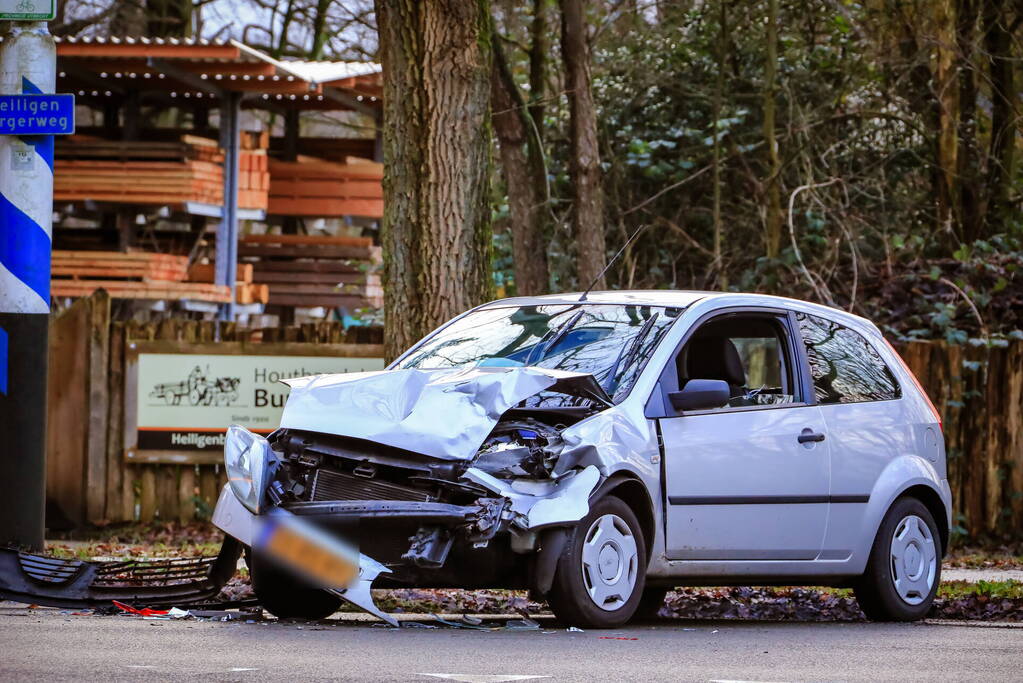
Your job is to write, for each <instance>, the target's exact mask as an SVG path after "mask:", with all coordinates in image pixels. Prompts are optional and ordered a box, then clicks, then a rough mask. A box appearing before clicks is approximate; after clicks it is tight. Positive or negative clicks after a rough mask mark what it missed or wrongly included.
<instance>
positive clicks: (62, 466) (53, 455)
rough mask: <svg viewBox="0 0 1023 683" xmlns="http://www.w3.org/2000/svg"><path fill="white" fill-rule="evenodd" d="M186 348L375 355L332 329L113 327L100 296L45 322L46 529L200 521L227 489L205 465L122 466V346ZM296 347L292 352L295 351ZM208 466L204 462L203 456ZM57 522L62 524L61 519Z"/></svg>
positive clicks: (361, 335)
mask: <svg viewBox="0 0 1023 683" xmlns="http://www.w3.org/2000/svg"><path fill="white" fill-rule="evenodd" d="M154 340H169V341H176V342H182V343H185V344H189V343H194V344H204V343H207V344H208V343H211V342H242V343H244V344H246V345H251V347H252V350H251V353H254V354H258V353H259V346H260V345H261V344H263V343H275V344H280V343H282V342H292V343H296V344H301V343H315V344H317V345H318V347H319V348H318V349H317V351H318V353H321V354H322V353H323V352H325V351H330V350H334V351H336V353H337V355H338V356H342V355H359V356H369V357H382V356H383V346H382V345H381V343H380V342H381V341H382V337H381V332H380V330H379V329H374V328H351V329H349V330H348V331H347V332H346V331H345V330H344V329H343V328H342V326H341V325H340V323H314V324H306V325H300V326H292V327H283V328H265V329H257V330H252V329H247V328H241V327H238V326H236V325H235V324H233V323H223V322H215V321H196V320H182V319H164V320H160V321H157V322H135V321H128V322H118V321H112V320H111V316H110V298H109V297H108V296H107V295H106V293H105V292H103V291H99V292H97V293H96V294H94V295H93V296H91V297H88V298H82V299H79V300H78V301H76V302H75V303H74V304H73V305H72V306H71V307H70V308H68V309H66V310H64V311H62V312H60V313H59V314H56V315H55V316H54V317H53V319H52V320H51V323H50V349H49V375H48V385H49V395H48V403H49V405H48V417H47V420H48V422H47V461H46V497H47V502H48V506H47V507H48V512H47V525H48V526H49V527H50V528H59V527H61V526H81V525H83V524H93V525H104V524H111V523H118V522H127V521H132V520H139V521H144V522H149V521H152V520H154V519H159V520H178V521H181V522H190V521H192V520H194V519H197V518H205V517H208V516H209V513H210V512H211V511H212V507H213V505H214V504H215V503H216V497H217V494H218V493H219V491H220V489H221V487H222V486H223V484H224V483H225V482H226V477H225V474H224V472H223V467H222V466H220V465H209V464H198V463H196V464H180V465H179V464H135V463H130V462H127V461H126V459H125V447H124V389H125V383H124V379H125V349H126V347H127V345H128V344H130V343H131V342H133V341H135V342H137V341H154ZM297 350H298V349H296V351H297ZM207 460H208V459H207ZM62 518H63V519H62Z"/></svg>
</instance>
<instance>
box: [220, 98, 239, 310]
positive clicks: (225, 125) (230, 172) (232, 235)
mask: <svg viewBox="0 0 1023 683" xmlns="http://www.w3.org/2000/svg"><path fill="white" fill-rule="evenodd" d="M241 102H242V95H241V93H236V92H225V93H224V94H223V96H222V98H221V108H220V145H221V147H223V148H224V208H223V211H222V213H221V220H220V225H219V226H218V227H217V262H216V283H217V284H218V285H227V286H228V287H230V288H231V300H230V301H229V302H228V303H227V304H225V305H224V306H223V307H221V309H220V318H221V319H222V320H234V302H235V298H236V297H235V280H236V278H237V275H238V149H239V147H240V146H241V127H240V126H241V121H240V118H241Z"/></svg>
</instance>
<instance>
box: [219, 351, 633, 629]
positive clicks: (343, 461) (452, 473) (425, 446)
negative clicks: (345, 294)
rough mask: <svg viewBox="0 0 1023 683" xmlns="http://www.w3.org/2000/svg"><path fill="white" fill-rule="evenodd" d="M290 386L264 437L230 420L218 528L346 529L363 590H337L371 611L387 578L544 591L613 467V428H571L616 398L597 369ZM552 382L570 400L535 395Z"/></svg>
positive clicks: (324, 379)
mask: <svg viewBox="0 0 1023 683" xmlns="http://www.w3.org/2000/svg"><path fill="white" fill-rule="evenodd" d="M288 384H290V385H291V387H292V391H291V394H290V396H289V399H288V402H287V404H286V406H285V410H284V414H283V416H282V420H281V427H280V429H278V430H277V431H275V432H274V433H272V434H271V435H270V436H269V437H268V438H267V439H263V438H262V437H260V436H258V435H255V434H253V433H251V432H248V431H247V430H245V429H243V428H241V427H238V426H233V427H232V428H231V429H229V430H228V436H227V440H226V442H225V461H226V465H227V469H228V474H229V480H230V482H231V488H232V490H233V492H234V499H233V500H232V499H230V498H228V499H225V497H224V496H223V495H222V496H221V500H220V502H219V503H218V506H217V510H216V511H215V513H214V518H213V521H214V523H215V524H217V526H219V527H220V528H221V529H223V530H224V531H226V532H227V533H229V534H232V535H234V536H235V537H236V538H238V539H239V540H240V541H241V542H242V543H243V544H246V545H250V544H255V543H256V542H257V541H258V538H259V532H253V531H251V530H246V528H245V525H246V523H242V522H240V521H239V520H240V518H242V517H249V518H250V519H251V520H253V522H252V524H251V525H250V526H252V527H253V528H258V526H259V520H263V519H273V518H274V516H275V515H277V518H278V519H285V518H284V517H280V515H285V516H286V518H287V519H289V520H295V521H296V524H297V523H301V524H306V525H307V526H308V528H309V529H311V531H310V533H311V534H313V535H316V534H320V537H321V538H323V539H326V538H335V539H345V541H346V542H350V543H352V544H354V546H355V547H357V552H358V556H359V557H360V558H361V559H360V560H359V566H360V576H362V577H363V578H362V579H360V581H359V584H358V589H359V590H360V591H361V594H362V595H363V599H362V601H361V602H359V601H357V600H354V599H352V598H351V597H350V596H348V595H344V591H343V590H338V591H337V594H338V595H339V596H342V597H345V598H346V599H349V600H351V601H353V602H356V604H359V605H360V606H362V607H364V608H366V609H368V610H369V611H373V612H374V613H376V611H375V608H374V607H373V605H372V599H371V597H370V594H369V583H370V582H371V581H372V580H373V579H376V578H377V577H378V576H379V587H383V586H386V585H415V586H418V587H465V588H473V587H499V586H500V587H508V588H531V589H535V590H538V591H540V592H541V593H543V592H545V591H546V589H549V587H550V582H551V581H552V577H553V574H554V568H555V563H556V561H557V557H558V555H559V553H560V551H561V548H562V547H563V545H564V542H565V538H566V534H567V529H568V528H569V527H570V526H571V525H572V524H574V523H576V522H578V521H579V520H580V519H582V518H583V517H584V516H585V515H586V514H587V512H588V511H589V498H590V495H591V494H592V493H593V492H594V491H595V490H596V488H597V486H598V484H599V483H600V481H601V479H602V478H603V477H604V476H605V475H604V474H602V472H601V465H602V463H601V462H600V461H599V458H598V457H597V456H596V454H597V452H598V451H597V449H596V447H595V441H599V440H600V436H599V434H603V433H604V432H603V431H602V432H598V436H597V437H596V438H595V436H594V434H592V433H582V434H574V435H572V436H568V435H569V434H570V433H571V432H572V430H573V429H574V428H576V427H582V426H584V425H585V424H586V423H587V422H588V421H587V419H586V418H589V417H592V416H594V415H596V414H597V413H601V412H604V411H605V410H606V409H607V408H609V407H612V406H613V404H612V402H611V401H610V399H609V397H608V396H607V394H606V393H604V391H603V389H602V388H601V386H600V384H599V383H597V381H596V380H595V379H594V377H593V375H588V374H583V373H575V372H567V371H558V370H549V369H543V368H536V367H513V368H509V367H494V368H489V367H488V368H481V367H477V368H469V369H465V368H449V369H438V370H418V369H410V370H391V371H384V372H369V373H352V374H349V375H324V376H319V377H315V378H302V379H297V380H289V381H288ZM543 392H548V393H549V392H557V393H559V394H561V395H563V398H565V399H566V400H567V402H568V403H569V404H570V405H564V403H563V404H562V405H560V406H559V407H557V408H544V407H540V408H536V407H530V406H528V405H527V402H526V401H525V399H528V398H529V397H531V396H535V395H538V394H541V393H543ZM610 412H614V411H610ZM607 424H615V421H614V418H609V421H608V422H607ZM604 430H605V431H606V427H604ZM614 438H615V439H616V443H624V441H623V440H622V439H621V438H620V435H618V434H617V433H616V434H615V435H614ZM243 508H245V509H247V510H248V513H252V514H251V515H249V514H248V513H246V512H245V510H244V509H243ZM270 526H274V524H273V523H271V524H270ZM374 586H377V584H374Z"/></svg>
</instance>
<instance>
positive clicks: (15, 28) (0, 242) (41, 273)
mask: <svg viewBox="0 0 1023 683" xmlns="http://www.w3.org/2000/svg"><path fill="white" fill-rule="evenodd" d="M56 61H57V51H56V46H55V45H54V42H53V37H52V36H51V35H50V33H49V31H48V30H47V27H46V23H45V22H32V23H28V22H26V23H20V22H11V23H10V25H9V27H8V29H7V31H6V32H5V33H4V36H3V42H2V43H0V93H2V94H42V93H52V92H54V89H55V87H56ZM52 219H53V136H52V135H48V136H35V137H17V136H12V135H0V435H2V440H0V482H2V485H3V487H4V491H5V494H4V498H5V499H4V501H3V502H2V503H0V544H4V543H8V544H14V545H18V546H21V547H26V548H34V549H40V548H41V547H42V545H43V525H44V510H45V491H46V486H45V475H46V359H47V325H48V322H49V313H50V254H51V244H50V235H51V222H52Z"/></svg>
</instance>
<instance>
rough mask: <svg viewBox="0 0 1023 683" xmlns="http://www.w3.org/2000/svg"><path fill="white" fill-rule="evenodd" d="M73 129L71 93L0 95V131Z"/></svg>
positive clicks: (58, 131)
mask: <svg viewBox="0 0 1023 683" xmlns="http://www.w3.org/2000/svg"><path fill="white" fill-rule="evenodd" d="M74 132H75V96H74V95H0V135H71V134H72V133H74Z"/></svg>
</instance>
